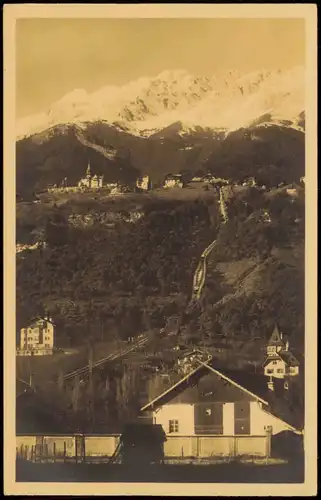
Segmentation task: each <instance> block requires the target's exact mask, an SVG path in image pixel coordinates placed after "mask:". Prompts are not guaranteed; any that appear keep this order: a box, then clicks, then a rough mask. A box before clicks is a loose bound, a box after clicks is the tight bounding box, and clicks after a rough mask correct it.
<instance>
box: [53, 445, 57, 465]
mask: <svg viewBox="0 0 321 500" xmlns="http://www.w3.org/2000/svg"><path fill="white" fill-rule="evenodd" d="M53 455H54V463H56V441H54V444H53Z"/></svg>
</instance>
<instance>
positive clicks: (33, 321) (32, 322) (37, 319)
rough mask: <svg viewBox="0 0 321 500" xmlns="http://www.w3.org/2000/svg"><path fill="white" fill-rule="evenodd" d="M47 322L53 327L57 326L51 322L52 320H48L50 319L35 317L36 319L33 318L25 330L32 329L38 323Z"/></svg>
mask: <svg viewBox="0 0 321 500" xmlns="http://www.w3.org/2000/svg"><path fill="white" fill-rule="evenodd" d="M39 320H41V321H47V322H48V323H51V324H52V325H53V326H56V324H55V323H54V322H53V321H52V320H51V319H48V318H44V317H43V316H35V317H34V318H32V319H31V320H30V321H29V323H28V326H27V327H25V328H30V327H32V326H33V325H34V324H36V322H37V321H39Z"/></svg>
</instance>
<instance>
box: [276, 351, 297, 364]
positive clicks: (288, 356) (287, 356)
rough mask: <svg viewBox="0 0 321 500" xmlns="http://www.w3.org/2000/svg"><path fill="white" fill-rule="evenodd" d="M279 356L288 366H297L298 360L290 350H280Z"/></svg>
mask: <svg viewBox="0 0 321 500" xmlns="http://www.w3.org/2000/svg"><path fill="white" fill-rule="evenodd" d="M279 356H280V358H281V359H283V361H284V362H285V363H286V364H287V365H289V366H299V364H300V363H299V362H298V360H297V359H296V357H295V356H294V354H293V353H292V352H291V351H280V352H279Z"/></svg>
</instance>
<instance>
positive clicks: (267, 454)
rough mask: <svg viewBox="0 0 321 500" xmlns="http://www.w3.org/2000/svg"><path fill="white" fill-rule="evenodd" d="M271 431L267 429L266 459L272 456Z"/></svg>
mask: <svg viewBox="0 0 321 500" xmlns="http://www.w3.org/2000/svg"><path fill="white" fill-rule="evenodd" d="M271 435H272V432H271V429H270V428H267V430H266V434H265V436H266V437H265V455H266V458H269V457H270V456H271Z"/></svg>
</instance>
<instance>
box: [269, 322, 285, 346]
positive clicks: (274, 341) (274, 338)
mask: <svg viewBox="0 0 321 500" xmlns="http://www.w3.org/2000/svg"><path fill="white" fill-rule="evenodd" d="M268 345H281V346H283V345H284V342H283V341H282V338H281V334H280V332H279V329H278V326H277V325H275V327H274V330H273V332H272V335H271V337H270V340H269V343H268Z"/></svg>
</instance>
